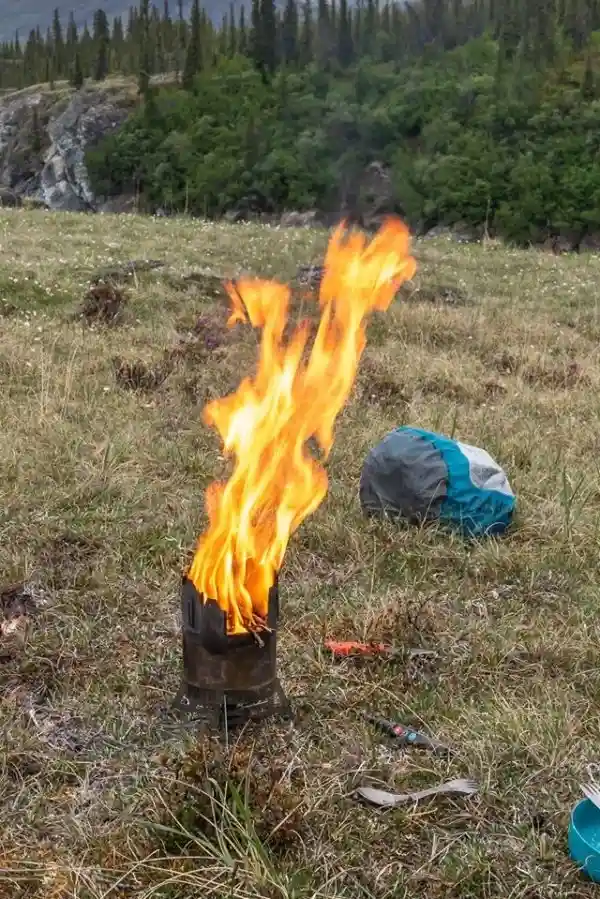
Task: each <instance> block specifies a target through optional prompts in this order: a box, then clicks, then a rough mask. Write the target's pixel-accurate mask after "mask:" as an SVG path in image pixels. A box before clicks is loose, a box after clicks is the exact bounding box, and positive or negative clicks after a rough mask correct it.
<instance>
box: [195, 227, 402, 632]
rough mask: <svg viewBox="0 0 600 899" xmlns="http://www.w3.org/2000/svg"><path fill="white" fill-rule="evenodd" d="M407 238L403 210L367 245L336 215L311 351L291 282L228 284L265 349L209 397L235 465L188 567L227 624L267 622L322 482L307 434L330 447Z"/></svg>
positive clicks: (230, 627) (394, 284)
mask: <svg viewBox="0 0 600 899" xmlns="http://www.w3.org/2000/svg"><path fill="white" fill-rule="evenodd" d="M409 242H410V235H409V232H408V229H407V228H406V226H405V225H404V224H403V223H402V222H400V221H399V220H397V219H389V220H387V221H386V223H385V224H384V225H383V227H382V228H381V230H380V231H379V233H378V234H377V235H376V236H375V237H374V238H373V240H372V241H371V243H370V244H368V245H367V243H366V240H365V237H364V236H363V235H362V234H361V233H359V232H351V233H349V234H348V233H347V232H346V230H345V228H344V226H343V225H340V226H339V227H338V229H337V230H336V232H335V233H334V235H333V236H332V238H331V241H330V243H329V247H328V250H327V255H326V259H325V273H324V276H323V280H322V282H321V289H320V296H319V303H320V306H321V318H320V322H319V327H318V330H317V333H316V337H315V339H314V343H313V345H312V348H311V349H310V352H309V351H308V350H307V344H308V341H309V336H310V325H309V323H308V322H302V323H301V324H299V325H298V326H297V327H296V328H295V330H294V331H293V333H292V336H291V338H289V340H285V339H284V328H285V326H286V324H287V323H288V317H289V303H290V291H289V288H288V287H286V286H284V285H282V284H277V283H276V282H269V281H258V280H246V281H243V282H238V283H237V285H236V286H235V287H234V286H233V285H232V284H229V285H227V291H228V293H229V295H230V297H231V300H232V303H233V311H232V314H231V317H230V319H229V324H230V325H233V324H235V323H236V322H243V321H247V320H249V321H250V322H251V324H252V325H253V326H254V327H255V328H261V329H262V337H261V344H260V356H259V362H258V370H257V373H256V375H255V377H253V378H245V379H244V380H243V381H242V382H241V384H240V385H239V387H238V389H237V390H236V392H235V393H233V394H231V395H229V396H227V397H224V398H222V399H218V400H215V401H213V402H211V403H208V405H207V406H206V407H205V409H204V421H205V422H206V423H207V424H208V425H211V426H213V427H215V428H216V429H217V431H218V432H219V434H220V436H221V438H222V441H223V445H224V450H225V452H226V454H227V455H230V456H233V458H234V467H233V472H232V474H231V477H230V478H229V480H228V481H227V482H226V483H219V482H217V483H213V484H211V485H210V487H209V488H208V490H207V493H206V507H207V512H208V517H209V526H208V529H207V530H206V531H205V533H204V534H203V536H202V537H201V538H200V541H199V543H198V547H197V550H196V554H195V556H194V559H193V561H192V564H191V567H190V569H189V571H188V573H187V577H188V578H189V580H191V581H192V583H193V584H194V586H195V587H196V589H197V590H198V592H199V593H201V594H202V595H203V596H204V597H206V598H211V599H214V600H216V602H217V603H218V604H219V606H220V608H221V609H223V610H224V612H225V613H226V620H227V632H228V633H230V634H235V633H244V632H247V631H256V630H260V629H261V628H263V627H264V626H265V620H266V616H267V611H268V595H269V589H270V587H271V586H272V585H273V582H274V579H275V577H276V575H277V572H278V571H279V570H280V568H281V566H282V563H283V557H284V555H285V551H286V549H287V545H288V542H289V539H290V536H291V535H292V534H293V533H294V531H295V530H296V529H297V528H298V527H299V525H300V524H301V523H302V521H304V519H305V518H306V517H307V516H308V515H310V514H311V513H312V512H314V511H315V509H317V508H318V506H319V505H320V504H321V502H322V501H323V499H324V497H325V494H326V493H327V474H326V472H325V469H324V468H323V466H322V465H321V464H320V463H319V462H318V461H317V460H316V459H315V458H314V457H313V456H312V455H311V454H310V452H309V450H308V447H307V441H308V440H309V439H310V438H313V439H315V440H316V441H317V442H318V444H319V445H320V447H321V449H322V450H323V452H324V454H325V456H327V455H328V453H329V451H330V450H331V447H332V444H333V429H334V424H335V420H336V418H337V416H338V414H339V412H340V411H341V409H342V407H343V406H344V404H345V402H346V400H347V399H348V396H349V394H350V391H351V389H352V385H353V383H354V380H355V377H356V371H357V367H358V362H359V360H360V357H361V354H362V352H363V350H364V347H365V343H366V334H365V328H366V317H367V316H368V314H369V313H370V312H372V311H373V310H376V309H377V310H384V309H387V308H388V306H389V305H390V303H391V302H392V300H393V298H394V296H395V294H396V292H397V290H398V288H399V286H400V284H401V283H402V282H403V281H405V280H408V279H410V278H412V277H413V275H414V273H415V270H416V263H415V260H414V259H413V257H412V256H410V254H409Z"/></svg>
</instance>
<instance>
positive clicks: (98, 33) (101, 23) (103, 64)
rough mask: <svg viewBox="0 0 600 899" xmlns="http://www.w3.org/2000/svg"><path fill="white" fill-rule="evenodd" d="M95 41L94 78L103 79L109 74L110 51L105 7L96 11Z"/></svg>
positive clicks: (96, 79)
mask: <svg viewBox="0 0 600 899" xmlns="http://www.w3.org/2000/svg"><path fill="white" fill-rule="evenodd" d="M93 42H94V49H95V60H94V80H95V81H103V80H104V79H105V78H106V76H107V75H108V51H109V45H110V34H109V30H108V19H107V17H106V13H105V12H104V10H103V9H97V10H96V12H95V13H94V33H93Z"/></svg>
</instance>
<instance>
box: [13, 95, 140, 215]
mask: <svg viewBox="0 0 600 899" xmlns="http://www.w3.org/2000/svg"><path fill="white" fill-rule="evenodd" d="M133 105H134V100H133V99H132V98H131V97H130V96H128V95H127V94H126V93H125V92H123V93H121V94H119V93H118V92H116V91H114V90H112V91H110V90H108V89H107V88H106V87H103V86H99V87H93V88H86V89H83V90H80V91H72V92H65V90H64V89H63V90H61V91H51V90H45V91H44V90H40V89H39V88H37V89H32V90H29V91H21V92H19V93H16V94H8V95H6V96H4V97H2V98H1V99H0V189H9V190H10V191H11V192H12V193H13V194H14V195H15V196H17V197H19V198H24V197H27V198H31V200H33V201H37V202H38V203H39V204H41V205H43V206H45V207H47V208H49V209H53V210H65V211H72V212H80V211H87V212H93V211H96V210H97V209H98V207H99V206H100V205H101V201H99V200H98V198H96V197H95V196H94V194H93V191H92V188H91V185H90V181H89V177H88V172H87V169H86V165H85V152H86V149H87V148H88V147H90V146H94V145H95V144H97V143H98V142H99V141H100V140H101V139H102V138H103V137H105V136H106V135H108V134H110V133H112V132H114V131H115V130H117V129H118V128H119V127H120V126H121V125H122V124H123V122H124V121H125V120H126V119H127V117H128V116H129V114H130V112H131V110H132V108H133Z"/></svg>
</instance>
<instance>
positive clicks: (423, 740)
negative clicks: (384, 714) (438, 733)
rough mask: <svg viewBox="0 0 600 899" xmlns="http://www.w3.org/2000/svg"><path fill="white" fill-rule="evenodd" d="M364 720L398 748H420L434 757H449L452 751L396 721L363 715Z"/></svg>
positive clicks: (424, 734) (437, 741)
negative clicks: (388, 737) (381, 732)
mask: <svg viewBox="0 0 600 899" xmlns="http://www.w3.org/2000/svg"><path fill="white" fill-rule="evenodd" d="M364 717H365V718H366V720H367V721H368V722H369V723H370V724H374V725H375V727H376V728H378V730H380V731H383V733H385V734H388V736H390V737H392V738H393V739H394V741H395V742H396V744H397V745H398V746H420V747H421V748H424V749H429V750H431V752H434V753H435V754H436V755H451V754H452V750H451V749H450V747H449V746H446V745H445V743H440V741H439V740H435V739H434V738H433V737H430V736H429V735H428V734H426V733H424V732H423V731H420V730H415V728H414V727H407V726H406V725H404V724H398V723H397V722H396V721H389V720H388V719H387V718H378V717H376V716H375V715H365V716H364Z"/></svg>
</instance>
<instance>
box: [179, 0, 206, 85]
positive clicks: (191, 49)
mask: <svg viewBox="0 0 600 899" xmlns="http://www.w3.org/2000/svg"><path fill="white" fill-rule="evenodd" d="M201 70H202V30H201V20H200V3H199V0H194V2H193V4H192V17H191V22H190V40H189V43H188V46H187V50H186V54H185V63H184V66H183V79H182V83H183V87H184V88H185V89H186V90H192V88H193V86H194V79H195V77H196V75H197V74H198V72H200V71H201Z"/></svg>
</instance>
